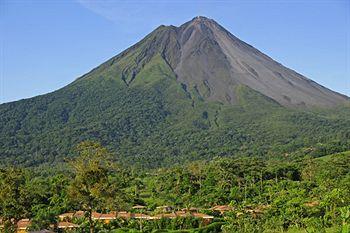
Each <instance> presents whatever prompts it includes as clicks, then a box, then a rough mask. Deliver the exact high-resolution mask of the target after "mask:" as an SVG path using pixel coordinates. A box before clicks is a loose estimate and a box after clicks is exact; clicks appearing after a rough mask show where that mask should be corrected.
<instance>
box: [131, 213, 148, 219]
mask: <svg viewBox="0 0 350 233" xmlns="http://www.w3.org/2000/svg"><path fill="white" fill-rule="evenodd" d="M133 217H134V218H138V219H149V216H148V215H147V214H133Z"/></svg>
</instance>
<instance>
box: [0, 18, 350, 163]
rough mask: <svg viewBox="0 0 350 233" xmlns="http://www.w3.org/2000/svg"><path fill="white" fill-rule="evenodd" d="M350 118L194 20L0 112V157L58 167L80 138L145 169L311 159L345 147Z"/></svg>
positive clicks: (310, 85)
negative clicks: (217, 160) (241, 159)
mask: <svg viewBox="0 0 350 233" xmlns="http://www.w3.org/2000/svg"><path fill="white" fill-rule="evenodd" d="M349 115H350V107H349V100H348V97H346V96H343V95H341V94H338V93H336V92H333V91H330V90H328V89H326V88H324V87H322V86H320V85H318V84H316V83H315V82H313V81H311V80H309V79H307V78H305V77H303V76H301V75H300V74H297V73H296V72H294V71H292V70H290V69H288V68H285V67H283V66H282V65H281V64H279V63H277V62H275V61H274V60H272V59H271V58H269V57H268V56H266V55H264V54H262V53H261V52H259V51H258V50H256V49H255V48H253V47H252V46H250V45H248V44H246V43H244V42H243V41H240V40H239V39H238V38H236V37H234V36H233V35H232V34H230V33H229V32H227V31H226V30H225V29H223V28H222V27H221V26H220V25H218V24H217V23H216V22H215V21H213V20H210V19H207V18H203V17H196V18H194V19H193V20H192V21H190V22H188V23H185V24H183V25H182V26H180V27H174V26H160V27H159V28H157V29H156V30H155V31H153V32H152V33H150V34H149V35H148V36H146V37H145V38H144V39H143V40H141V41H140V42H139V43H137V44H136V45H134V46H132V47H130V48H129V49H127V50H125V51H124V52H122V53H121V54H119V55H117V56H116V57H113V58H112V59H110V60H108V61H107V62H105V63H103V64H102V65H100V66H98V67H97V68H95V69H94V70H92V71H91V72H89V73H87V74H86V75H84V76H82V77H80V78H78V79H77V80H76V81H74V82H73V83H71V84H69V85H67V86H66V87H64V88H62V89H60V90H57V91H55V92H52V93H49V94H46V95H42V96H37V97H34V98H31V99H26V100H20V101H16V102H11V103H5V104H2V105H0V117H1V121H0V159H1V161H2V162H1V165H6V164H8V163H10V164H22V165H25V166H35V165H39V164H49V165H51V164H58V163H60V162H62V161H63V160H64V158H66V157H71V156H74V154H73V151H74V150H73V149H74V147H75V145H76V144H77V143H79V142H80V141H83V140H95V141H99V142H101V143H102V144H103V145H104V146H106V147H107V148H108V149H110V150H111V151H112V152H114V153H115V154H116V159H118V160H121V161H123V162H126V163H130V164H138V165H140V166H144V167H159V166H164V165H169V164H174V163H183V162H184V161H192V160H197V159H211V158H213V157H215V156H240V155H244V156H282V155H288V154H292V155H293V156H298V151H304V150H311V152H310V153H314V156H319V155H323V154H327V153H333V152H337V151H344V150H348V149H350V142H349V138H350V137H349V129H350V118H349V117H348V116H349ZM310 148H311V149H310ZM315 151H316V152H315ZM292 155H291V156H292Z"/></svg>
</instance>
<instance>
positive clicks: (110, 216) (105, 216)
mask: <svg viewBox="0 0 350 233" xmlns="http://www.w3.org/2000/svg"><path fill="white" fill-rule="evenodd" d="M92 218H93V219H96V220H97V219H116V218H117V213H116V212H111V213H108V214H101V213H97V212H92Z"/></svg>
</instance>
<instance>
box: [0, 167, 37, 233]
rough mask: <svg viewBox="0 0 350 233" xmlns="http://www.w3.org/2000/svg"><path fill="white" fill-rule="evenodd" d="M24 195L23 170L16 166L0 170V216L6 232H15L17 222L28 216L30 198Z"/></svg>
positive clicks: (24, 175)
mask: <svg viewBox="0 0 350 233" xmlns="http://www.w3.org/2000/svg"><path fill="white" fill-rule="evenodd" d="M26 197H27V192H26V174H25V171H24V170H22V169H18V168H8V169H4V170H0V216H2V218H3V222H4V224H5V229H6V231H7V232H16V229H17V222H18V221H19V220H20V219H22V218H25V217H27V216H28V214H29V213H28V211H29V210H30V199H29V198H26ZM28 199H29V200H28Z"/></svg>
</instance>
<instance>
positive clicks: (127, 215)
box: [117, 211, 131, 218]
mask: <svg viewBox="0 0 350 233" xmlns="http://www.w3.org/2000/svg"><path fill="white" fill-rule="evenodd" d="M117 217H118V218H131V213H129V212H126V211H121V212H118V214H117Z"/></svg>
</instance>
